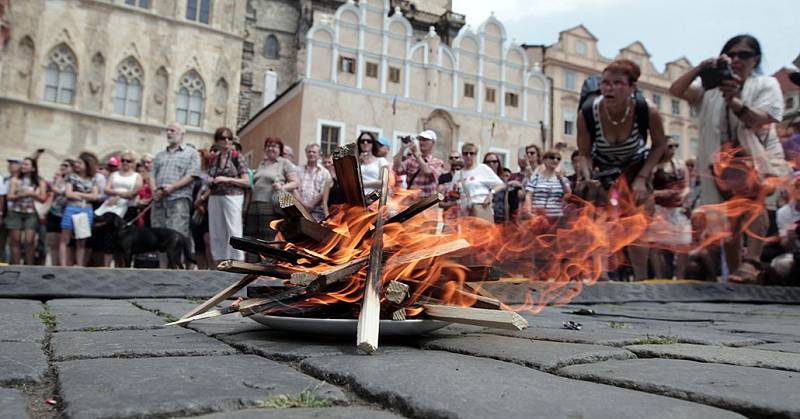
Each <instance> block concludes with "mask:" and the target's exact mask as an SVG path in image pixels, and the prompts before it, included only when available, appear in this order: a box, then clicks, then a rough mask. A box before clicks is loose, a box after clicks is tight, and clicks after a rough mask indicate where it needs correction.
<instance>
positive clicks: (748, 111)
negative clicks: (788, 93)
mask: <svg viewBox="0 0 800 419" xmlns="http://www.w3.org/2000/svg"><path fill="white" fill-rule="evenodd" d="M760 64H761V45H760V44H759V42H758V40H757V39H756V38H754V37H752V36H750V35H738V36H735V37H733V38H731V39H729V40H728V42H726V43H725V45H724V46H723V47H722V51H721V53H720V56H719V57H718V58H709V59H706V60H704V61H703V62H701V63H700V64H699V65H698V66H697V67H694V68H692V69H691V70H689V71H688V72H686V74H684V75H683V76H681V77H679V78H678V79H677V80H675V82H674V83H672V86H671V87H670V94H672V95H673V96H676V97H680V98H682V99H685V100H687V101H688V102H689V104H690V105H692V106H693V107H695V108H697V109H699V114H698V126H699V129H700V149H699V150H698V155H697V172H698V176H699V177H700V179H701V182H700V204H701V205H706V204H716V203H720V202H722V201H723V200H724V199H723V196H722V195H723V194H722V191H721V190H720V189H719V188H718V187H717V185H716V183H715V180H716V181H724V179H722V177H719V176H714V174H713V173H712V170H711V165H712V164H714V163H715V160H716V159H717V157H718V156H719V152H720V150H722V149H725V148H731V147H741V149H742V150H743V153H744V154H745V155H747V156H749V160H750V161H751V162H752V166H753V168H754V170H755V173H756V174H757V176H758V178H759V179H760V180H763V179H764V178H766V177H769V176H782V175H785V174H786V173H787V172H788V170H787V169H788V168H787V166H786V164H785V160H784V159H783V148H782V147H781V143H780V140H779V139H778V136H777V132H776V130H775V124H776V123H778V122H780V120H781V118H782V116H783V115H782V114H783V95H782V94H781V90H780V86H779V85H778V82H777V80H776V79H775V78H773V77H770V76H762V75H760V69H759V66H760ZM725 68H729V69H730V73H732V74H729V75H726V77H723V79H722V80H721V83H720V84H719V86H716V87H713V86H712V85H710V84H708V83H707V84H706V85H707V86H708V87H709V89H707V90H706V89H704V88H703V84H702V83H701V82H700V81H698V82H694V81H695V79H696V78H697V77H698V76H700V75H701V73H703V74H709V73H710V74H717V75H719V74H721V70H720V69H723V70H722V73H724V69H725ZM709 80H710V79H709V78H707V81H709ZM715 84H716V83H715ZM715 177H716V179H715ZM740 190H741V189H740ZM748 216H749V214H748V215H746V216H745V217H748ZM728 221H729V222H730V224H731V225H732V227H733V228H732V230H733V233H734V234H733V236H732V237H731V239H730V240H728V241H727V242H726V243H725V255H726V257H727V265H728V270H729V272H733V273H734V274H733V275H731V277H730V279H731V280H732V281H743V282H752V281H755V280H756V277H757V275H758V273H759V267H760V263H759V260H758V259H759V256H760V254H761V249H762V247H763V242H761V241H760V240H758V239H755V237H757V236H764V235H765V233H766V230H767V225H768V220H767V215H766V212H762V213H760V214H758V215H757V218H756V219H755V221H754V222H753V223H752V224H751V225H750V226H748V229H749V230H750V231H751V232H752V233H753V236H751V240H748V241H749V242H750V243H749V245H748V246H747V255H746V258H745V261H746V262H745V263H744V264H743V263H742V256H741V247H742V245H741V243H742V240H741V231H740V230H741V228H739V227H738V226H736V225H735V224H737V220H728Z"/></svg>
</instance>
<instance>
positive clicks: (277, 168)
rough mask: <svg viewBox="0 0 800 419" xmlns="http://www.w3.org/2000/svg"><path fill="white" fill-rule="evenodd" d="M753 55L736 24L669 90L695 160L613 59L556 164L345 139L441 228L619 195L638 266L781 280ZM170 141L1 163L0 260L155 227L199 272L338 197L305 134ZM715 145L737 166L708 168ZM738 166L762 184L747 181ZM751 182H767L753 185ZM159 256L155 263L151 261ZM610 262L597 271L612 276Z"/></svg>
mask: <svg viewBox="0 0 800 419" xmlns="http://www.w3.org/2000/svg"><path fill="white" fill-rule="evenodd" d="M760 61H761V48H760V45H759V43H758V41H757V40H756V39H755V38H753V37H752V36H749V35H740V36H737V37H734V38H732V39H731V40H729V41H728V42H727V43H726V44H725V45H724V46H723V48H722V51H721V54H720V56H719V57H715V58H709V59H707V60H704V61H703V62H701V63H700V64H699V65H698V66H696V67H694V68H692V69H691V70H689V71H688V72H687V73H686V74H684V75H683V76H681V77H679V78H678V79H677V80H676V81H675V82H674V83H673V85H672V86H671V88H670V93H671V94H672V95H673V96H675V97H679V98H682V99H685V100H687V101H688V102H689V104H690V105H691V106H692V107H693V109H694V110H695V111H696V115H697V126H698V127H699V131H700V149H699V151H698V155H697V156H696V158H692V159H689V160H687V161H683V160H682V159H681V158H679V157H678V156H679V153H678V147H680V144H679V143H678V142H677V141H675V140H674V139H673V138H671V137H670V136H668V135H665V132H664V127H663V123H662V121H661V117H660V114H659V111H658V109H657V108H656V107H655V106H654V105H653V104H651V103H649V102H647V101H646V100H645V99H644V97H643V96H642V95H641V94H640V93H639V90H638V89H637V80H638V78H639V76H640V69H639V67H638V66H637V64H635V63H634V62H632V61H630V60H627V59H617V60H615V61H613V62H612V63H610V64H609V65H608V66H607V67H606V68H605V70H604V71H603V72H602V74H600V75H598V76H595V77H593V78H590V79H589V80H587V82H586V83H585V84H584V90H582V92H581V101H580V104H579V109H578V121H577V127H578V131H577V134H578V136H577V143H578V149H577V150H576V151H575V152H574V153H573V154H572V155H571V156H570V162H571V165H567V164H563V163H562V161H561V159H562V153H561V152H560V151H559V150H543V149H542V148H540V147H539V146H538V145H535V144H530V145H527V146H525V147H523V148H521V149H520V150H519V153H518V155H517V157H518V164H519V169H518V170H517V171H512V170H511V169H510V168H508V167H504V166H503V160H502V159H501V156H500V155H498V154H497V153H493V152H488V153H484V154H483V156H482V159H481V156H480V155H479V148H478V146H477V145H476V144H474V143H471V142H467V143H465V144H463V146H462V147H461V149H460V150H457V151H453V152H451V153H450V154H449V155H448V156H447V161H444V160H442V159H441V158H439V157H438V156H435V155H434V154H433V150H434V149H435V143H436V141H437V135H436V133H435V132H434V131H432V130H424V131H422V132H420V133H419V134H417V135H416V136H415V138H411V137H406V138H403V139H402V145H401V147H400V149H399V150H391V142H390V141H388V140H387V139H386V138H383V137H378V136H376V135H374V134H373V133H371V132H362V133H360V134H359V135H358V137H357V138H356V143H357V147H358V151H359V156H360V157H359V158H360V165H361V167H360V169H361V174H362V186H363V190H364V194H365V196H370V194H373V193H374V192H375V191H376V190H378V189H379V188H380V185H381V179H380V173H381V172H382V168H383V167H389V168H390V169H391V170H390V173H391V177H392V179H391V184H392V185H393V186H392V188H393V189H392V190H397V189H399V188H406V189H413V190H416V191H417V192H418V196H419V197H426V196H430V195H432V194H435V193H441V194H442V195H443V197H444V199H443V200H442V201H441V202H440V208H441V210H440V213H441V217H440V220H441V222H440V227H441V228H445V229H446V228H448V226H454V225H457V222H456V221H457V220H458V219H459V218H461V217H466V216H469V217H474V218H475V219H480V220H483V222H485V223H487V224H489V223H494V224H509V223H519V225H520V226H522V225H523V224H522V223H524V220H526V219H531V218H532V217H546V218H547V220H548V221H549V222H550V223H551V224H552V225H554V226H567V224H568V223H569V220H570V217H569V215H570V211H571V207H573V206H575V205H587V204H591V205H594V206H596V207H598V208H604V207H609V208H610V207H614V206H616V205H619V200H620V199H622V197H623V194H627V195H626V196H627V197H629V199H631V200H632V202H633V203H634V204H635V208H636V209H637V210H638V211H645V213H646V214H647V215H648V220H650V222H649V225H648V228H647V231H646V232H645V233H644V234H642V236H641V237H639V238H638V239H637V240H636V241H635V243H634V244H632V245H631V246H629V247H628V248H627V249H626V251H625V253H626V255H627V256H626V257H627V260H628V261H629V263H628V264H627V265H629V266H630V267H631V273H632V276H633V277H634V278H635V279H645V278H649V277H659V278H671V277H677V278H686V277H693V278H697V279H706V278H710V279H714V278H718V277H719V278H723V279H724V280H731V281H740V282H755V281H763V280H764V277H763V274H764V273H765V272H768V273H771V274H772V278H773V280H774V281H777V282H782V283H785V282H787V281H789V282H791V281H790V279H791V278H800V275H799V274H798V272H799V269H800V266H798V265H799V264H798V260H800V256H799V255H800V253H798V249H800V246H798V244H800V243H799V242H798V234H797V233H798V231H797V230H798V225H799V223H800V175H798V173H800V172H792V170H796V169H798V168H800V164H798V163H800V120H795V121H793V122H792V123H791V124H790V126H789V128H788V130H783V131H781V132H780V133H779V131H778V130H776V125H777V123H779V122H780V121H781V118H782V113H783V98H782V95H781V91H780V88H779V86H778V83H777V82H776V80H775V79H774V78H773V77H769V76H763V75H761V74H760V70H759V64H760ZM587 86H588V87H587ZM183 137H184V129H183V127H181V126H180V125H179V124H172V125H170V126H169V127H168V128H167V131H166V140H167V143H168V144H167V147H166V149H165V150H162V151H161V152H159V153H158V154H157V155H155V156H152V155H149V154H145V155H142V156H137V155H135V153H133V152H131V151H124V152H122V153H121V154H119V155H118V156H113V157H111V158H109V159H108V160H107V161H105V162H101V161H100V160H99V159H98V157H97V156H96V155H95V154H93V153H90V152H84V153H81V154H80V155H78V156H76V157H75V158H68V159H65V160H64V161H63V162H62V163H61V165H60V167H59V169H58V170H57V172H56V173H55V175H54V176H53V177H52V178H49V179H48V178H45V177H44V176H42V175H40V174H39V172H38V169H37V159H38V157H39V155H40V154H41V153H42V152H43V150H38V151H37V152H36V153H35V154H34V155H32V156H31V157H28V158H24V159H17V158H12V159H9V160H8V171H9V176H8V177H7V178H5V179H4V182H3V185H2V189H1V190H0V200H1V201H0V208H2V209H3V211H4V213H3V214H2V218H1V219H2V228H1V229H0V249H2V252H0V256H2V257H3V258H6V257H7V260H8V261H9V262H10V263H12V264H18V263H23V262H24V263H25V264H28V265H31V264H44V263H46V261H48V260H49V263H51V264H54V265H56V264H58V265H61V266H73V265H80V266H84V265H91V266H111V265H112V263H114V264H115V266H122V264H124V263H126V262H125V259H121V258H115V255H117V254H118V253H119V251H120V245H119V243H121V242H122V241H121V239H120V234H126V233H124V231H125V230H126V229H131V228H133V229H147V228H150V229H169V230H172V231H175V232H178V233H180V235H181V236H182V237H183V238H184V239H185V243H184V245H185V246H188V247H190V252H189V253H192V254H193V255H194V256H193V257H187V262H193V263H196V264H197V266H198V267H199V268H201V269H206V268H213V267H214V266H215V264H216V263H217V262H219V261H221V260H228V259H233V260H244V259H245V255H244V253H243V252H241V251H240V250H236V249H234V248H232V247H231V246H230V245H229V240H230V238H231V237H234V236H252V237H258V238H261V239H264V240H267V241H269V240H274V238H275V231H273V230H272V229H271V228H269V225H270V222H271V221H273V220H276V219H279V218H281V216H282V214H281V210H280V206H279V205H278V202H277V196H279V192H287V193H291V194H293V195H294V196H295V198H296V199H297V201H298V202H299V203H300V204H302V205H303V206H305V207H306V208H307V209H308V211H309V212H310V214H312V216H313V217H314V218H315V219H316V220H318V221H321V220H324V219H325V218H326V217H328V216H329V214H330V211H331V207H332V206H334V205H338V204H342V203H344V195H343V193H342V188H341V186H342V185H340V183H339V179H337V176H336V172H335V170H334V165H333V157H332V156H331V155H321V154H320V147H319V145H317V144H309V145H308V146H306V147H305V150H304V151H305V164H303V165H296V164H295V162H294V155H293V150H292V149H291V148H290V147H289V146H288V145H286V144H284V143H283V141H282V140H281V139H280V138H277V137H268V138H266V139H265V140H264V143H263V158H262V160H261V162H260V163H258V164H257V165H255V168H254V169H251V168H250V167H248V162H247V161H245V159H244V158H243V156H242V154H241V148H240V146H239V144H238V142H236V139H235V137H234V134H233V131H232V130H231V129H229V128H225V127H222V128H219V129H217V130H216V131H215V133H214V142H213V145H212V146H211V147H210V148H208V149H201V150H197V149H196V148H194V147H192V146H190V145H188V144H185V143H184V141H183ZM784 146H785V147H784ZM784 148H785V149H786V150H785V151H786V152H784ZM392 153H394V154H393V155H392ZM726 153H728V154H726ZM724 155H728V156H735V158H733V160H732V161H737V162H740V163H741V164H740V165H739V166H736V165H735V164H728V163H729V162H726V164H725V165H724V166H725V167H724V168H722V165H721V163H720V161H721V159H722V157H721V156H724ZM737 167H738V170H739V171H738V172H736V171H735V170H734V169H737ZM567 168H569V169H567ZM568 171H569V172H570V173H568ZM743 178H752V179H755V182H753V181H751V182H750V183H749V184H752V183H755V184H756V186H760V187H748V186H747V185H749V184H748V183H746V182H745V181H743V180H742V179H743ZM770 178H772V179H781V180H783V181H782V182H769V181H766V179H770ZM737 182H738V183H737ZM743 182H744V183H743ZM764 185H777V186H776V187H774V188H772V189H770V190H769V191H766V192H764V191H765V187H764ZM751 186H752V185H751ZM738 198H746V199H747V200H749V202H751V203H752V202H753V201H757V204H760V205H750V206H749V207H748V208H750V209H749V210H748V211H749V212H748V213H746V214H741V213H736V214H734V212H735V211H728V212H725V211H721V210H719V208H725V207H720V206H719V205H717V204H721V203H725V202H732V200H734V199H738ZM120 220H121V221H122V222H120ZM744 220H746V222H745V221H744ZM120 226H122V228H120ZM714 229H726V231H729V232H730V233H731V234H730V235H729V236H730V237H728V238H726V239H724V240H721V241H720V242H719V243H713V244H711V245H708V244H707V243H706V245H704V246H699V243H701V242H703V237H704V234H707V232H708V231H711V230H714ZM745 232H746V233H747V234H743V233H745ZM770 237H775V239H770ZM764 238H767V240H764ZM6 239H8V240H6ZM6 241H8V243H9V246H8V248H9V249H10V254H9V255H6ZM126 250H128V251H131V249H126ZM153 258H154V256H152V255H151V262H152V261H153ZM142 263H144V262H142ZM159 264H160V266H166V261H165V260H164V257H162V258H161V260H160V261H159ZM768 267H769V268H768ZM609 271H610V273H609V276H610V277H611V278H612V279H613V278H614V277H617V278H620V277H624V276H625V275H626V273H625V272H624V271H620V270H613V269H609Z"/></svg>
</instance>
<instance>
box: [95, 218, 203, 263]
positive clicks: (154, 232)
mask: <svg viewBox="0 0 800 419" xmlns="http://www.w3.org/2000/svg"><path fill="white" fill-rule="evenodd" d="M95 227H96V228H111V229H112V231H113V236H114V246H115V249H114V250H115V253H116V254H117V255H119V256H120V257H121V258H122V261H123V266H124V267H126V268H129V267H130V266H131V260H132V258H133V255H136V254H139V253H148V252H164V253H166V254H167V267H168V268H169V269H184V264H183V262H182V261H181V254H183V257H185V258H186V260H187V261H189V262H192V263H196V262H195V260H194V258H193V257H192V249H191V248H190V242H189V240H188V239H187V238H186V237H184V236H183V234H181V233H178V232H177V231H175V230H171V229H168V228H155V227H154V228H136V227H134V226H126V225H125V221H123V220H122V218H119V217H118V216H117V215H116V214H111V213H106V214H103V215H101V216H99V217H97V220H96V222H95Z"/></svg>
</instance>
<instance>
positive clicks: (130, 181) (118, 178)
mask: <svg viewBox="0 0 800 419" xmlns="http://www.w3.org/2000/svg"><path fill="white" fill-rule="evenodd" d="M137 179H139V174H138V173H136V172H132V173H131V174H130V175H128V176H123V175H122V174H121V173H120V172H114V173H112V174H111V176H110V179H109V180H108V181H109V182H111V189H113V190H115V191H117V192H130V191H132V190H133V188H135V187H136V180H137ZM112 198H114V197H109V199H106V200H105V201H104V202H103V205H101V206H100V208H98V209H97V210H95V212H94V213H95V215H97V216H100V215H103V214H105V213H107V212H111V213H114V214H116V215H117V216H118V217H119V218H125V213H126V212H127V211H128V205H130V203H131V200H130V199H127V198H123V197H121V196H116V198H117V199H116V202H115V203H113V204H111V200H112Z"/></svg>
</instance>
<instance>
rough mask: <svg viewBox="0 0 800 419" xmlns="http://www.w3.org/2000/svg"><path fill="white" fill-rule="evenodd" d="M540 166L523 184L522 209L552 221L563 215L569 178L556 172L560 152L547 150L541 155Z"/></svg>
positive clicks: (528, 213)
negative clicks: (523, 198) (523, 200)
mask: <svg viewBox="0 0 800 419" xmlns="http://www.w3.org/2000/svg"><path fill="white" fill-rule="evenodd" d="M542 162H543V164H542V166H541V167H540V168H539V170H538V171H536V172H535V173H534V174H533V175H532V176H531V178H530V179H529V180H528V182H527V183H526V184H525V204H524V205H523V211H524V213H525V214H526V215H530V214H531V213H534V214H540V215H544V216H546V217H548V218H550V219H551V220H553V221H556V220H558V219H559V218H560V217H561V216H562V215H564V197H565V196H566V195H567V194H569V193H571V192H572V190H571V189H570V186H569V180H568V179H567V178H565V177H564V176H562V175H561V174H560V173H558V165H559V164H561V154H560V153H559V152H558V151H555V150H549V151H547V152H546V153H544V155H543V156H542Z"/></svg>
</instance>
